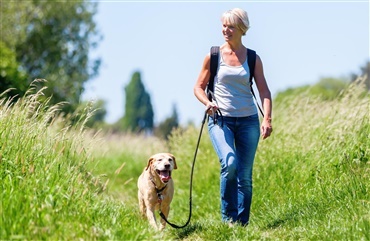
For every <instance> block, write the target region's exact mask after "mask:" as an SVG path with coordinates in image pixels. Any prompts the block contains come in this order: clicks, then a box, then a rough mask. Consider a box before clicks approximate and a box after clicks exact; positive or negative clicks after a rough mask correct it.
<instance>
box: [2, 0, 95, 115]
mask: <svg viewBox="0 0 370 241" xmlns="http://www.w3.org/2000/svg"><path fill="white" fill-rule="evenodd" d="M96 6H97V4H96V3H92V2H86V1H82V0H78V1H58V2H52V1H37V0H33V1H21V2H11V1H10V2H6V3H4V2H2V3H1V17H0V21H1V23H2V24H1V32H2V33H3V34H2V40H3V42H4V43H5V46H6V48H7V49H9V50H10V51H12V52H13V53H14V55H15V57H16V62H15V63H16V64H18V65H19V67H18V69H20V70H21V71H22V73H24V74H25V75H26V79H25V78H19V76H14V75H13V76H12V77H15V78H8V79H7V81H8V82H9V85H11V86H12V87H19V86H18V84H17V83H19V82H21V83H26V86H28V85H29V84H30V83H31V82H32V81H33V80H34V79H38V78H39V79H47V80H48V82H46V86H47V87H48V88H47V89H45V95H46V96H53V98H52V99H50V103H51V104H56V103H59V102H62V101H65V102H68V103H69V105H64V106H63V107H62V108H63V110H64V111H65V112H66V113H72V112H73V111H74V110H75V109H76V108H77V105H78V103H79V100H80V97H81V94H82V92H83V90H84V87H83V85H84V83H85V82H86V81H88V80H89V79H91V78H92V77H94V76H95V75H96V74H97V73H98V68H99V65H100V60H99V59H95V60H93V61H90V60H89V53H90V50H91V49H92V48H94V47H96V45H97V43H98V41H99V40H100V36H99V34H98V31H97V29H96V25H95V23H94V21H93V16H94V14H95V13H96ZM2 49H4V47H3V46H2ZM2 57H3V56H2ZM5 57H6V58H10V59H11V58H13V57H12V56H9V55H8V57H7V56H5ZM7 61H9V60H7ZM12 62H14V61H12ZM13 65H14V64H13ZM6 71H7V70H6ZM25 80H26V81H25ZM39 88H41V86H40V87H39ZM22 91H24V88H20V89H19V94H21V95H22V94H24V92H22Z"/></svg>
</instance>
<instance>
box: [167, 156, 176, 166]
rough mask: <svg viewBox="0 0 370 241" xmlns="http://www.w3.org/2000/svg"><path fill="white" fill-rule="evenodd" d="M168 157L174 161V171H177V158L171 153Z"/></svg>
mask: <svg viewBox="0 0 370 241" xmlns="http://www.w3.org/2000/svg"><path fill="white" fill-rule="evenodd" d="M168 155H169V156H170V157H171V158H172V160H173V164H174V166H173V169H177V164H176V157H175V156H174V155H172V154H171V153H168Z"/></svg>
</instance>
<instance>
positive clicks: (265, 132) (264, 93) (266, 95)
mask: <svg viewBox="0 0 370 241" xmlns="http://www.w3.org/2000/svg"><path fill="white" fill-rule="evenodd" d="M254 80H255V82H256V86H257V89H258V93H259V96H260V98H261V103H262V106H263V113H264V118H263V121H262V124H261V132H262V133H261V135H262V137H263V139H265V138H267V137H269V136H270V134H271V132H272V125H271V121H272V119H271V115H272V100H271V92H270V89H269V87H268V85H267V82H266V79H265V75H264V73H263V65H262V60H261V58H260V57H259V56H258V55H257V56H256V66H255V68H254Z"/></svg>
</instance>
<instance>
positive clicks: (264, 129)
mask: <svg viewBox="0 0 370 241" xmlns="http://www.w3.org/2000/svg"><path fill="white" fill-rule="evenodd" d="M271 133H272V125H271V119H263V121H262V124H261V135H262V138H263V139H266V138H267V137H269V136H270V135H271Z"/></svg>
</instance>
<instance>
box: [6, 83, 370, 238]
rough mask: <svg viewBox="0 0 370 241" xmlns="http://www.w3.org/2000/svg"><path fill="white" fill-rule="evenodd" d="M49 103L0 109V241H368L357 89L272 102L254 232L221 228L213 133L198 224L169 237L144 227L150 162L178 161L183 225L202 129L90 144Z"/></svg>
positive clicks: (177, 212)
mask: <svg viewBox="0 0 370 241" xmlns="http://www.w3.org/2000/svg"><path fill="white" fill-rule="evenodd" d="M40 96H42V91H40V92H37V93H30V94H29V95H28V96H27V97H26V98H24V99H22V100H20V101H19V102H17V103H15V104H11V102H10V101H9V100H5V99H4V100H2V101H1V103H0V104H1V105H0V166H1V170H0V172H1V181H2V190H1V195H2V203H1V209H0V212H1V216H2V218H1V224H0V226H1V239H6V240H9V239H10V240H12V239H58V240H71V239H84V240H153V239H154V240H175V239H180V240H370V235H369V233H370V211H369V210H370V201H369V200H370V195H369V191H370V190H369V187H370V182H369V175H370V174H369V173H370V172H369V163H370V162H369V158H370V96H369V93H368V92H367V91H366V90H365V88H364V86H363V85H361V84H360V83H357V84H353V85H351V86H349V87H348V88H347V89H345V90H344V91H343V92H342V93H341V95H340V96H338V98H336V99H335V100H334V101H322V100H321V99H320V98H319V97H313V96H312V95H310V94H309V91H307V93H300V95H287V96H284V98H279V102H276V103H274V116H273V127H274V132H273V135H272V136H271V137H270V138H268V139H267V140H264V141H262V140H261V142H260V145H259V148H258V151H257V155H256V160H255V168H254V196H253V203H252V213H251V222H250V225H249V226H248V227H246V228H245V227H240V226H235V227H234V228H229V227H228V226H227V225H223V224H222V223H221V217H220V210H219V209H220V202H219V163H218V160H217V157H216V154H215V152H214V151H213V148H212V145H211V143H210V140H209V137H208V133H207V130H206V127H204V129H203V135H202V137H201V143H200V146H199V149H198V155H197V159H196V163H195V169H194V179H193V192H192V194H193V195H192V199H191V200H192V208H193V211H192V219H191V223H190V224H189V226H187V227H186V228H184V229H173V228H171V227H169V226H168V227H167V228H166V230H165V231H164V232H155V231H153V230H152V229H151V227H150V226H149V225H148V223H147V222H146V221H145V220H143V219H142V218H141V217H140V215H139V213H138V204H137V197H136V196H137V187H136V182H137V178H138V176H139V175H140V173H141V171H142V170H143V168H144V167H145V165H146V163H147V160H148V158H149V156H150V155H152V154H153V153H156V152H162V151H166V152H172V153H173V154H174V155H175V156H176V158H177V159H176V161H177V165H178V169H177V170H175V171H174V172H173V179H174V183H175V196H174V200H173V202H172V205H171V212H170V215H169V220H170V221H171V222H174V223H176V224H178V225H182V224H184V223H185V221H186V220H187V218H188V215H189V181H190V170H191V166H192V162H193V157H194V152H195V149H196V144H197V139H198V136H199V131H200V130H199V128H200V126H197V127H188V128H187V129H186V130H177V131H174V132H173V133H172V136H171V137H170V140H169V142H168V143H164V142H162V141H160V140H158V139H156V138H153V137H145V136H133V135H124V136H117V135H113V134H109V133H98V134H90V132H88V131H87V130H86V129H84V127H83V120H81V121H82V123H80V125H77V126H70V125H69V124H68V119H64V118H62V117H60V116H58V115H57V113H58V106H51V107H50V106H48V102H47V100H46V101H42V102H40V101H39V99H40V98H39V97H40ZM88 115H89V114H87V116H88Z"/></svg>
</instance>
